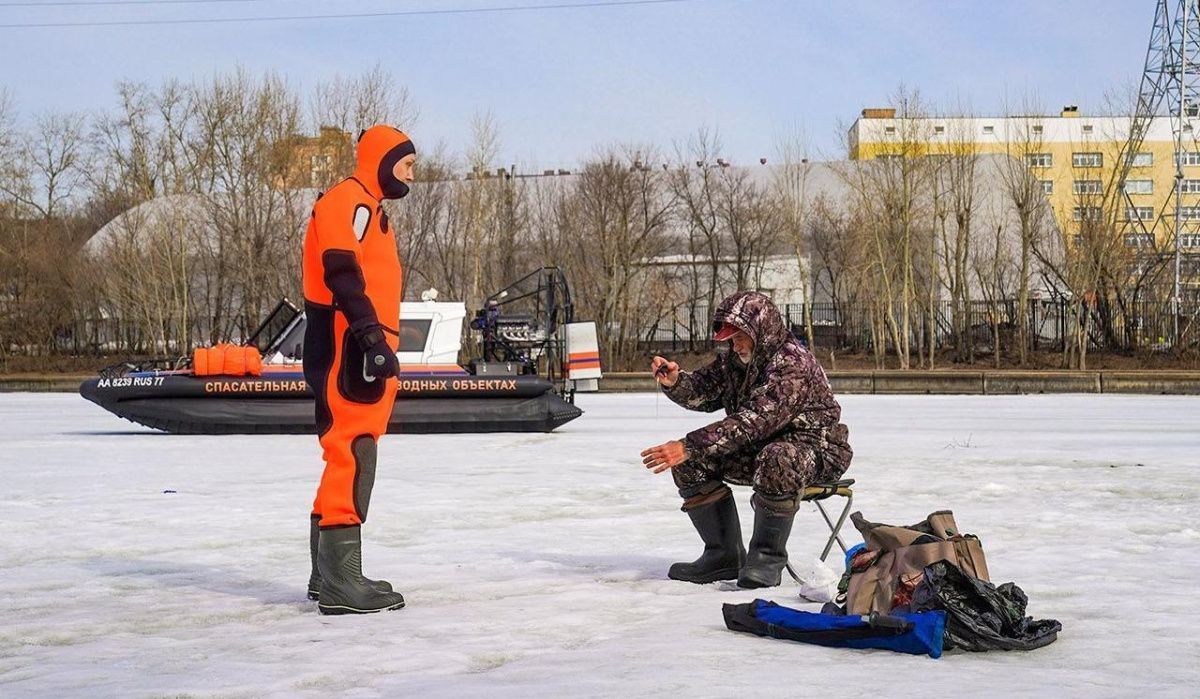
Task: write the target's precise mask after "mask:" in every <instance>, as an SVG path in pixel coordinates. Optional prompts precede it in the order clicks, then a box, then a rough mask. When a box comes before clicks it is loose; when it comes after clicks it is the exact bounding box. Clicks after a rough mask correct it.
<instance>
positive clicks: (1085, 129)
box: [1083, 124, 1092, 133]
mask: <svg viewBox="0 0 1200 699" xmlns="http://www.w3.org/2000/svg"><path fill="white" fill-rule="evenodd" d="M1083 132H1084V133H1091V132H1092V125H1091V124H1084V125H1083Z"/></svg>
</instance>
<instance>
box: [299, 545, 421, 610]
mask: <svg viewBox="0 0 1200 699" xmlns="http://www.w3.org/2000/svg"><path fill="white" fill-rule="evenodd" d="M317 567H318V569H319V570H320V573H321V591H320V593H319V599H318V601H317V609H318V610H319V611H320V612H321V613H322V614H370V613H372V612H382V611H385V610H389V609H399V608H401V607H403V606H404V597H403V595H401V594H400V593H399V592H394V591H389V592H383V591H381V590H379V589H377V588H376V587H375V586H374V585H372V581H370V580H367V579H366V578H364V577H363V574H362V528H361V527H337V528H334V529H322V530H321V535H320V540H319V542H318V544H317ZM381 582H383V581H382V580H377V581H375V585H378V584H379V583H381Z"/></svg>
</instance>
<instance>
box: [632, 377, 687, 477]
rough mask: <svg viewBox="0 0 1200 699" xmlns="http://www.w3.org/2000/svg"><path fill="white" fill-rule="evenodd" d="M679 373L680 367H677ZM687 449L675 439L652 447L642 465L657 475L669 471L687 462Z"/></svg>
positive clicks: (644, 453) (643, 453)
mask: <svg viewBox="0 0 1200 699" xmlns="http://www.w3.org/2000/svg"><path fill="white" fill-rule="evenodd" d="M676 371H678V367H676ZM687 458H688V455H687V447H685V446H683V442H681V441H679V440H677V439H673V440H671V441H670V442H667V443H666V444H660V445H658V446H657V447H650V448H649V449H647V450H646V451H644V452H642V463H643V464H644V465H645V466H646V468H649V469H653V470H654V472H655V473H662V472H663V471H666V470H668V469H672V468H675V467H676V466H678V465H679V464H681V463H683V462H684V461H687Z"/></svg>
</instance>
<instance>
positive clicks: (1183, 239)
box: [1179, 233, 1200, 248]
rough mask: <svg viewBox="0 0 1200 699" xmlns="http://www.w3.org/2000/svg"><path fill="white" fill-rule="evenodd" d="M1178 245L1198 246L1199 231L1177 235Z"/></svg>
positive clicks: (1199, 242)
mask: <svg viewBox="0 0 1200 699" xmlns="http://www.w3.org/2000/svg"><path fill="white" fill-rule="evenodd" d="M1179 247H1181V248H1200V233H1186V234H1184V235H1181V236H1179Z"/></svg>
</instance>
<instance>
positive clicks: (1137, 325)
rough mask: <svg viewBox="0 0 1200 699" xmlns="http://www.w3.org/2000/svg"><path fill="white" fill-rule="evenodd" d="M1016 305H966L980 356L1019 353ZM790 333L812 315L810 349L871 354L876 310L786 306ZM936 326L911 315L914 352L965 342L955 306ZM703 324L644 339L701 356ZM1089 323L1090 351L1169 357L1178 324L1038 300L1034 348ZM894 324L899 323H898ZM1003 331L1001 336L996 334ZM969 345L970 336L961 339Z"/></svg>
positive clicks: (705, 341) (1167, 315) (1154, 313)
mask: <svg viewBox="0 0 1200 699" xmlns="http://www.w3.org/2000/svg"><path fill="white" fill-rule="evenodd" d="M1017 308H1018V302H1017V300H1016V299H1005V300H1002V301H998V302H987V301H974V302H972V303H971V304H970V306H969V311H968V322H967V328H968V329H969V332H970V341H971V343H972V344H973V345H974V346H975V348H976V349H978V350H983V351H992V350H993V349H994V347H993V345H994V344H995V338H996V335H997V334H998V335H999V336H1000V342H1001V349H1002V350H1010V349H1011V350H1015V349H1016V346H1015V345H1016V342H1017V337H1018V336H1019V333H1017V322H1018V321H1017V317H1018V313H1017ZM779 310H780V311H781V312H782V313H783V315H784V318H785V319H786V321H787V323H788V325H789V327H790V329H791V331H792V333H793V334H794V335H795V336H796V337H798V338H800V339H801V340H802V341H804V342H805V343H807V340H808V333H807V326H808V316H807V314H808V313H809V312H811V314H812V331H813V337H812V340H813V345H814V346H815V347H818V348H825V349H835V350H843V351H849V352H870V351H873V350H874V342H875V340H874V339H873V336H872V332H871V325H870V324H871V321H872V318H871V309H870V308H869V307H867V306H865V305H853V304H837V303H830V302H824V303H814V304H812V306H811V308H806V307H805V306H804V305H803V304H784V305H781V306H780V309H779ZM934 311H935V312H934V314H933V319H932V322H931V321H930V319H929V312H928V309H927V308H926V309H919V310H916V309H914V311H913V315H912V319H911V323H910V337H909V340H910V344H911V347H912V349H913V350H914V351H916V350H917V348H919V347H928V344H929V337H928V335H929V333H930V332H932V333H933V334H934V338H933V340H934V344H935V347H937V348H939V349H943V348H947V347H954V346H957V344H958V342H959V340H960V338H959V331H958V330H956V324H955V322H954V317H955V304H954V303H953V302H950V301H942V302H939V303H938V304H937V306H936V307H935V309H934ZM684 315H685V316H689V317H698V318H701V319H703V320H700V321H699V322H695V321H690V320H686V319H685V320H679V319H678V318H676V319H672V318H668V319H665V320H663V321H660V322H659V323H658V324H656V325H655V326H653V327H651V328H649V329H648V330H647V331H646V333H644V335H643V345H644V349H646V350H647V351H651V352H656V351H657V352H661V351H671V352H680V351H703V350H707V349H710V348H711V347H712V341H711V332H710V328H709V327H708V320H707V319H708V318H709V317H710V315H709V314H708V313H707V309H700V308H698V309H696V311H695V313H694V314H690V313H687V314H684ZM1085 319H1086V321H1087V322H1086V324H1085V325H1086V327H1087V334H1088V337H1087V340H1088V347H1089V349H1091V350H1114V351H1138V350H1146V351H1159V352H1165V351H1171V350H1172V349H1173V348H1174V336H1175V330H1174V328H1175V318H1174V316H1173V314H1172V309H1171V306H1170V304H1169V303H1163V302H1146V301H1140V302H1137V303H1131V304H1127V305H1125V306H1124V307H1118V306H1116V305H1115V304H1109V303H1100V304H1093V305H1088V304H1084V303H1080V302H1074V301H1071V300H1069V299H1033V300H1030V301H1029V313H1028V322H1029V332H1028V338H1029V349H1031V350H1034V351H1037V350H1046V351H1062V350H1063V349H1064V348H1065V345H1066V343H1074V342H1075V341H1076V340H1075V332H1076V329H1077V328H1079V327H1081V323H1082V321H1084V320H1085ZM895 320H896V324H897V326H899V325H900V318H899V317H897V318H896V319H895ZM1178 321H1179V328H1180V346H1181V348H1194V347H1196V345H1197V341H1198V339H1200V338H1198V335H1200V332H1198V331H1200V302H1196V301H1190V302H1185V303H1183V304H1182V305H1181V308H1180V313H1179V319H1178ZM997 331H998V332H997ZM881 339H882V340H883V341H884V342H885V343H886V345H887V346H886V348H885V349H886V350H887V351H889V352H894V351H895V348H894V347H893V346H892V338H891V335H890V334H889V333H886V332H885V333H884V336H883V337H882V338H881ZM961 339H963V340H966V338H961Z"/></svg>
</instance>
